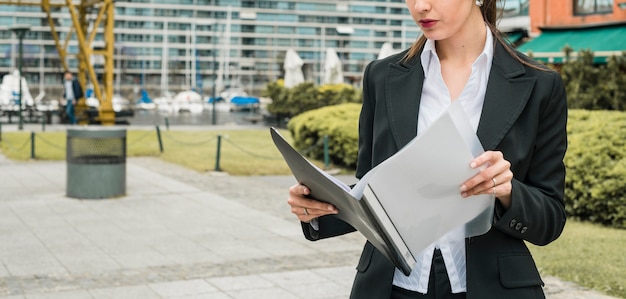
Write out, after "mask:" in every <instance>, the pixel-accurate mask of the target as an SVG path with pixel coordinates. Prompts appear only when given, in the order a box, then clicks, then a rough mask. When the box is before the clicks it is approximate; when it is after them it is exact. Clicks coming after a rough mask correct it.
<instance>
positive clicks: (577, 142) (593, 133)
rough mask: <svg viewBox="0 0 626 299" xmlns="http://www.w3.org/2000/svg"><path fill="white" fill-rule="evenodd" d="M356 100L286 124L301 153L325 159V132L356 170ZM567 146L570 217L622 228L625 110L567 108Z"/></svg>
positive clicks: (338, 159)
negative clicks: (323, 139) (323, 141)
mask: <svg viewBox="0 0 626 299" xmlns="http://www.w3.org/2000/svg"><path fill="white" fill-rule="evenodd" d="M359 111H360V105H359V104H343V105H337V106H330V107H325V108H321V109H317V110H313V111H309V112H306V113H303V114H301V115H299V116H297V117H295V118H293V119H292V120H291V121H290V122H289V124H288V128H289V130H290V131H291V134H292V136H293V138H294V142H295V146H296V148H298V149H299V150H300V151H307V152H308V156H309V157H312V158H315V159H320V160H321V159H323V148H322V147H321V146H316V145H320V144H322V138H323V136H324V135H328V136H329V140H330V141H329V147H330V148H329V153H330V157H331V160H332V162H333V163H335V164H337V165H341V166H345V167H349V168H354V167H355V164H356V157H357V151H358V131H357V130H358V115H359ZM567 131H568V138H569V148H568V150H567V153H566V155H565V159H564V162H565V166H566V168H567V175H566V178H565V204H566V209H567V213H568V216H569V217H571V218H576V219H580V220H583V221H592V222H595V223H600V224H603V225H609V226H614V227H617V228H626V113H624V112H617V111H587V110H570V111H569V122H568V127H567Z"/></svg>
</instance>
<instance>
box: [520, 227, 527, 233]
mask: <svg viewBox="0 0 626 299" xmlns="http://www.w3.org/2000/svg"><path fill="white" fill-rule="evenodd" d="M526 230H528V227H525V226H524V227H523V228H522V230H521V231H520V233H522V234H523V233H525V232H526Z"/></svg>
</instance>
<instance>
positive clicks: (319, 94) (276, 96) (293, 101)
mask: <svg viewBox="0 0 626 299" xmlns="http://www.w3.org/2000/svg"><path fill="white" fill-rule="evenodd" d="M262 95H263V96H265V97H269V98H271V99H272V103H271V104H269V105H268V107H267V111H268V112H270V113H272V114H273V115H275V116H276V117H278V118H291V117H294V116H296V115H298V114H300V113H303V112H305V111H309V110H313V109H317V108H321V107H326V106H331V105H337V104H343V103H359V102H361V94H360V91H358V90H357V89H355V88H354V87H353V86H352V85H348V84H329V85H322V86H316V85H315V84H313V83H311V82H304V83H302V84H299V85H297V86H295V87H293V88H285V87H284V84H283V81H282V80H279V81H276V82H271V83H269V84H267V86H266V87H265V89H264V90H263V92H262Z"/></svg>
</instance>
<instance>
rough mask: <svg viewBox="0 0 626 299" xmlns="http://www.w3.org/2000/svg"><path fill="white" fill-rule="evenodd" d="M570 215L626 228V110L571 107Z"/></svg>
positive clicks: (567, 191) (567, 184) (567, 194)
mask: <svg viewBox="0 0 626 299" xmlns="http://www.w3.org/2000/svg"><path fill="white" fill-rule="evenodd" d="M567 132H568V138H569V148H568V150H567V154H566V155H565V166H566V168H567V176H566V179H565V203H566V209H567V212H568V215H569V216H570V217H575V218H578V219H580V220H588V221H592V222H596V223H600V224H604V225H611V226H614V227H618V228H626V113H623V112H614V111H585V110H570V112H569V122H568V127H567Z"/></svg>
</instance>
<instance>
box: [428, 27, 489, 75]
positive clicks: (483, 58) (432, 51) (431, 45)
mask: <svg viewBox="0 0 626 299" xmlns="http://www.w3.org/2000/svg"><path fill="white" fill-rule="evenodd" d="M485 30H486V31H487V38H485V46H484V47H483V51H482V53H480V55H478V57H476V60H475V61H474V63H473V64H472V67H475V66H476V65H477V64H483V63H484V64H483V65H485V66H491V62H492V61H493V51H494V49H493V35H492V33H491V30H489V27H487V25H486V24H485ZM420 59H421V60H422V67H423V68H424V76H428V71H429V70H430V67H431V66H432V61H433V59H436V60H437V61H439V56H437V49H436V48H435V41H434V40H430V39H427V40H426V43H425V44H424V49H423V50H422V54H421V55H420Z"/></svg>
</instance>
